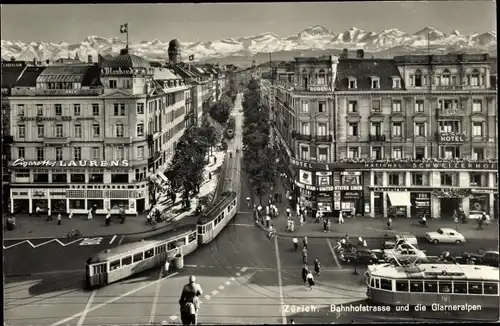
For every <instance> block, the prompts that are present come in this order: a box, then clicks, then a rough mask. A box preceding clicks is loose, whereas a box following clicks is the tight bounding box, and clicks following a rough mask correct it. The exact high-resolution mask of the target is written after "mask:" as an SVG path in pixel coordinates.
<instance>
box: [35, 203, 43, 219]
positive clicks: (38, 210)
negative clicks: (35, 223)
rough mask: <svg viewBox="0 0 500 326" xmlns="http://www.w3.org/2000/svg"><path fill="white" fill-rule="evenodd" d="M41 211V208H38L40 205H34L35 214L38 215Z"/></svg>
mask: <svg viewBox="0 0 500 326" xmlns="http://www.w3.org/2000/svg"><path fill="white" fill-rule="evenodd" d="M41 211H42V209H41V208H40V206H38V205H36V208H35V216H36V217H38V214H40V212H41Z"/></svg>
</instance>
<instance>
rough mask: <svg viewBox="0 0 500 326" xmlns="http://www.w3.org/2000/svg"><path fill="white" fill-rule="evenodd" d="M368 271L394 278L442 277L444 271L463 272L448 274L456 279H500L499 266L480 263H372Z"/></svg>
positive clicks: (448, 272)
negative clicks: (413, 264)
mask: <svg viewBox="0 0 500 326" xmlns="http://www.w3.org/2000/svg"><path fill="white" fill-rule="evenodd" d="M368 271H369V272H370V274H371V275H372V276H377V277H387V278H393V279H442V277H444V275H443V276H441V274H443V272H445V273H446V274H447V275H451V274H452V273H463V274H464V275H462V276H459V275H457V276H455V275H452V276H448V277H447V278H448V279H454V280H457V279H458V280H484V281H492V282H494V281H496V282H498V281H499V279H500V276H499V275H500V274H499V269H498V267H491V266H479V265H456V264H419V265H417V266H414V267H401V266H394V265H391V264H382V265H370V266H368Z"/></svg>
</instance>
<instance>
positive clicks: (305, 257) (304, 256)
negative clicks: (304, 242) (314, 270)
mask: <svg viewBox="0 0 500 326" xmlns="http://www.w3.org/2000/svg"><path fill="white" fill-rule="evenodd" d="M302 263H303V264H307V249H306V248H304V249H302Z"/></svg>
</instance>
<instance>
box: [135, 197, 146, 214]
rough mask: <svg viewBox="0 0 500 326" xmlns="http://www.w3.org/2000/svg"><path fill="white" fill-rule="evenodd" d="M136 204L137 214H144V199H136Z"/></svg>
mask: <svg viewBox="0 0 500 326" xmlns="http://www.w3.org/2000/svg"><path fill="white" fill-rule="evenodd" d="M136 204H137V213H139V214H141V213H143V212H144V208H145V206H146V201H145V199H144V198H141V199H137V200H136Z"/></svg>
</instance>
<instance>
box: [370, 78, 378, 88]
mask: <svg viewBox="0 0 500 326" xmlns="http://www.w3.org/2000/svg"><path fill="white" fill-rule="evenodd" d="M372 88H380V80H379V79H378V78H372Z"/></svg>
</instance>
